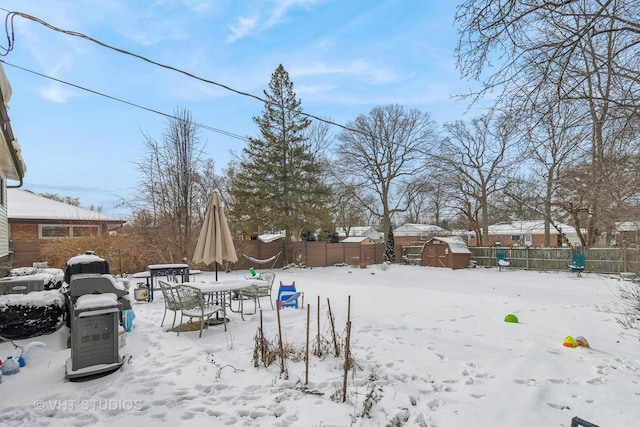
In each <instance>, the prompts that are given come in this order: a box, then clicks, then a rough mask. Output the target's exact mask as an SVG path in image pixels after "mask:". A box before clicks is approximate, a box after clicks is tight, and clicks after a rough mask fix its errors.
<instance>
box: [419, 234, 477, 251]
mask: <svg viewBox="0 0 640 427" xmlns="http://www.w3.org/2000/svg"><path fill="white" fill-rule="evenodd" d="M431 240H440V241H441V242H444V243H446V244H447V245H449V249H450V250H451V252H452V253H454V254H470V253H471V251H470V250H469V247H468V246H467V244H466V243H465V242H464V241H463V240H462V239H460V238H457V237H439V236H437V237H432V238H431V239H430V240H429V242H430V241H431ZM427 243H428V242H427Z"/></svg>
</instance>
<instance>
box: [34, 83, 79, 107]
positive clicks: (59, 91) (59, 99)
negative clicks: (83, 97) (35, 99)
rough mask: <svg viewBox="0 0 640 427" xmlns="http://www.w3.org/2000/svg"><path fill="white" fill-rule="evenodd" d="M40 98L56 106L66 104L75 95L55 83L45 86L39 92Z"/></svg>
mask: <svg viewBox="0 0 640 427" xmlns="http://www.w3.org/2000/svg"><path fill="white" fill-rule="evenodd" d="M38 93H39V94H40V96H42V97H43V98H44V99H47V100H49V101H51V102H55V103H56V104H64V103H66V102H67V101H68V100H69V98H71V97H72V96H73V95H74V94H73V92H72V91H70V90H68V89H66V88H65V87H63V86H62V85H60V84H59V83H54V84H51V85H48V86H44V87H42V88H40V89H39V90H38Z"/></svg>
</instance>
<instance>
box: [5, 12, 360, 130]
mask: <svg viewBox="0 0 640 427" xmlns="http://www.w3.org/2000/svg"><path fill="white" fill-rule="evenodd" d="M0 10H3V11H5V12H7V16H6V18H5V30H6V33H7V39H8V47H7V49H2V50H4V51H5V52H6V53H4V54H0V55H1V56H5V55H7V54H8V53H9V52H10V51H11V50H13V48H14V46H15V42H14V35H13V18H14V16H20V17H22V18H25V19H28V20H30V21H33V22H36V23H38V24H40V25H42V26H44V27H46V28H49V29H50V30H53V31H56V32H59V33H62V34H66V35H69V36H74V37H79V38H81V39H85V40H88V41H90V42H93V43H95V44H97V45H100V46H102V47H105V48H107V49H110V50H113V51H116V52H118V53H122V54H124V55H129V56H133V57H134V58H138V59H140V60H142V61H145V62H148V63H149V64H153V65H155V66H158V67H161V68H165V69H167V70H171V71H175V72H177V73H180V74H183V75H185V76H187V77H190V78H192V79H196V80H199V81H201V82H204V83H208V84H212V85H214V86H218V87H220V88H222V89H225V90H228V91H230V92H233V93H236V94H238V95H242V96H246V97H249V98H253V99H256V100H258V101H260V102H262V103H263V104H269V105H274V106H276V107H282V106H281V105H278V104H275V103H273V102H271V101H269V100H267V99H263V98H261V97H259V96H257V95H253V94H251V93H248V92H243V91H241V90H238V89H234V88H232V87H230V86H228V85H225V84H223V83H219V82H216V81H213V80H209V79H205V78H204V77H200V76H197V75H195V74H193V73H190V72H188V71H185V70H181V69H179V68H176V67H173V66H171V65H166V64H162V63H160V62H157V61H154V60H152V59H149V58H147V57H145V56H142V55H138V54H136V53H133V52H129V51H128V50H124V49H120V48H118V47H115V46H111V45H109V44H107V43H104V42H101V41H100V40H97V39H94V38H92V37H89V36H87V35H86V34H83V33H79V32H77V31H70V30H65V29H63V28H59V27H56V26H54V25H51V24H49V23H48V22H46V21H43V20H42V19H39V18H36V17H35V16H31V15H28V14H26V13H22V12H15V11H9V10H7V9H4V8H0ZM9 22H10V24H9ZM9 28H11V37H9ZM284 108H288V107H286V106H285V107H284ZM295 112H296V113H298V114H300V115H303V116H305V117H308V118H311V119H314V120H318V121H320V122H324V123H327V124H330V125H333V126H337V127H339V128H342V129H345V130H348V131H351V132H358V133H360V132H359V131H358V130H355V129H351V128H349V127H347V126H344V125H342V124H340V123H336V122H334V121H332V120H328V119H323V118H322V117H319V116H316V115H313V114H309V113H305V112H303V111H297V110H296V111H295Z"/></svg>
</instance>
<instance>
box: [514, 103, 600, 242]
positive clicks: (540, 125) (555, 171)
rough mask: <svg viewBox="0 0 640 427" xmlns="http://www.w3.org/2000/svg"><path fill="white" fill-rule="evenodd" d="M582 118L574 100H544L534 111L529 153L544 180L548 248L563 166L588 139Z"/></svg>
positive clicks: (576, 155)
mask: <svg viewBox="0 0 640 427" xmlns="http://www.w3.org/2000/svg"><path fill="white" fill-rule="evenodd" d="M581 117H582V116H581V115H580V114H577V112H576V106H575V105H574V104H572V103H569V102H557V103H553V102H543V103H541V104H540V107H539V109H538V110H537V111H535V112H534V113H533V115H532V118H533V121H532V122H530V126H529V128H528V130H527V140H528V142H529V149H528V150H527V153H528V156H529V158H530V159H531V160H532V162H533V170H534V171H537V172H538V175H539V176H540V177H541V178H542V179H543V181H544V186H542V187H541V188H542V189H544V192H543V193H542V195H541V199H542V201H543V206H542V214H543V218H544V245H545V246H547V247H548V246H550V244H551V226H552V222H553V218H554V217H555V216H556V215H554V214H553V212H552V207H553V203H554V199H555V196H556V192H557V191H556V189H557V184H558V183H557V182H556V181H557V179H558V177H559V175H560V174H561V172H562V170H563V169H565V168H566V167H567V166H570V163H571V162H575V161H576V159H578V158H580V157H581V153H583V150H584V148H585V147H584V146H585V141H587V140H588V132H587V129H585V126H584V123H583V121H582V120H581ZM534 188H535V187H534Z"/></svg>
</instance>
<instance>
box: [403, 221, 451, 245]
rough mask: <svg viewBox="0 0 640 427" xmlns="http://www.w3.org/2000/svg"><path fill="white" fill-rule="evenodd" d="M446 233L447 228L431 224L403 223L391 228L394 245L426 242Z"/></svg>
mask: <svg viewBox="0 0 640 427" xmlns="http://www.w3.org/2000/svg"><path fill="white" fill-rule="evenodd" d="M443 234H447V230H445V229H444V228H442V227H439V226H437V225H431V224H404V225H401V226H400V227H397V228H395V229H394V230H393V240H394V242H395V244H396V245H402V246H405V245H409V244H412V243H416V242H426V241H427V240H429V239H430V238H431V237H433V236H436V235H443Z"/></svg>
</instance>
